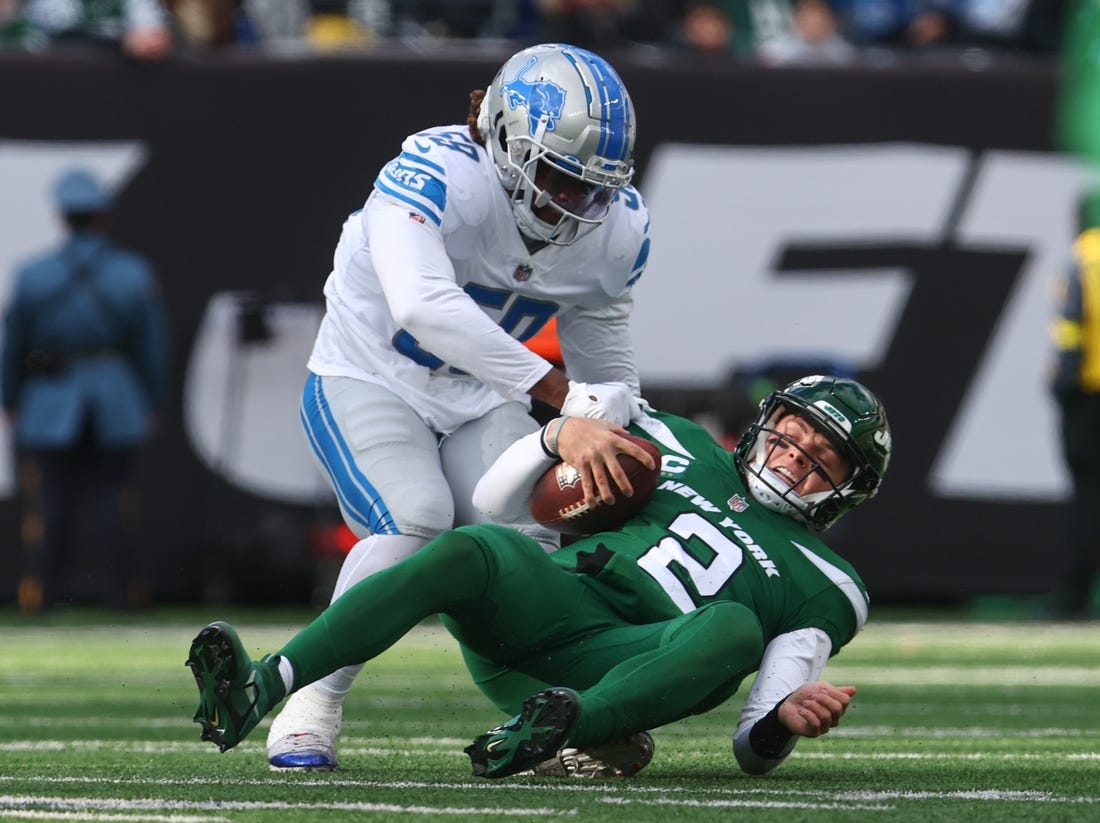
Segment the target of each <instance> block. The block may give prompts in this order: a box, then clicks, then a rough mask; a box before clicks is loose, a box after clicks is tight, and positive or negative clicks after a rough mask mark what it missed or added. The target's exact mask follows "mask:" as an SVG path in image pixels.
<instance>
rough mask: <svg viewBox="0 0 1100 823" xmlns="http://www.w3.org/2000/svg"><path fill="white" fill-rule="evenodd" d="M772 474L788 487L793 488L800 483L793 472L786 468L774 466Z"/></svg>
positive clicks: (799, 478)
mask: <svg viewBox="0 0 1100 823" xmlns="http://www.w3.org/2000/svg"><path fill="white" fill-rule="evenodd" d="M772 474H774V475H775V476H776V477H778V478H779V479H780V480H782V481H783V482H784V483H786V484H787V486H788V487H790V488H792V489H793V488H794V487H795V486H797V485H798V484H799V483H801V482H802V478H801V477H796V476H795V474H794V472H792V471H791V470H790V469H788V468H787V467H786V466H775V467H773V468H772Z"/></svg>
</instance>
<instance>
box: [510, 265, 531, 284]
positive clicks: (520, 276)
mask: <svg viewBox="0 0 1100 823" xmlns="http://www.w3.org/2000/svg"><path fill="white" fill-rule="evenodd" d="M531 271H532V269H531V267H530V266H529V265H527V264H526V263H520V264H519V265H518V266H516V270H515V271H514V272H513V273H512V277H514V278H515V279H516V281H517V282H520V283H526V282H527V281H528V280H530V279H531Z"/></svg>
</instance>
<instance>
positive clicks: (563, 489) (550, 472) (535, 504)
mask: <svg viewBox="0 0 1100 823" xmlns="http://www.w3.org/2000/svg"><path fill="white" fill-rule="evenodd" d="M629 437H630V439H631V440H633V441H634V442H635V443H637V444H638V445H639V446H641V447H642V448H643V449H645V450H646V451H648V452H649V453H650V454H651V455H653V459H654V460H655V461H656V464H657V465H656V468H654V469H647V468H646V467H645V466H644V465H642V463H641V462H639V461H638V460H636V459H635V458H633V457H631V456H630V455H627V454H620V455H619V465H620V466H622V467H623V470H624V471H625V472H626V476H627V478H629V480H630V485H631V486H633V487H634V495H633V496H632V497H626V496H624V495H621V494H620V495H619V496H618V497H617V498H616V500H615V504H614V505H608V504H606V503H603V502H602V501H601V502H598V503H597V504H596V505H595V506H589V505H587V504H586V503H585V502H584V490H583V489H582V488H581V476H580V473H579V472H578V471H577V470H576V469H575V468H573V467H572V466H570V465H569V464H568V463H565V462H560V463H556V464H554V465H553V466H551V467H550V468H549V469H547V470H546V473H545V474H543V475H542V477H540V478H539V479H538V482H537V483H535V490H534V492H533V493H532V494H531V516H532V517H534V518H535V520H536V521H538V522H539V523H541V524H542V525H544V526H546V527H547V528H550V529H553V530H554V531H557V532H561V533H562V534H576V535H583V534H595V533H596V532H603V531H609V530H611V529H614V528H617V527H618V526H620V525H622V524H623V523H625V522H626V521H627V520H629V519H630V518H631V517H633V516H634V515H636V514H637V513H638V512H640V511H641V510H642V507H643V506H645V504H646V502H648V500H649V498H650V496H651V495H652V494H653V490H654V489H655V488H656V487H657V478H658V477H659V476H660V474H661V452H660V450H659V449H658V448H657V447H656V446H655V445H653V444H652V443H650V442H649V441H648V440H643V439H642V438H640V437H635V436H634V435H629ZM612 486H614V483H612Z"/></svg>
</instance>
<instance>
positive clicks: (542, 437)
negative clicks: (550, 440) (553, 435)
mask: <svg viewBox="0 0 1100 823" xmlns="http://www.w3.org/2000/svg"><path fill="white" fill-rule="evenodd" d="M553 422H554V421H553V420H551V421H550V423H553ZM550 423H547V424H546V425H545V426H543V427H542V433H541V434H540V435H539V445H540V446H542V450H543V452H545V453H546V456H547V457H552V458H554V459H555V460H558V459H559V456H558V455H556V454H554V452H552V451H550V447H549V446H548V445H546V430H547V429H548V428H550Z"/></svg>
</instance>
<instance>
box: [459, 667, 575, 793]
mask: <svg viewBox="0 0 1100 823" xmlns="http://www.w3.org/2000/svg"><path fill="white" fill-rule="evenodd" d="M580 708H581V699H580V695H578V694H577V693H576V692H575V691H573V690H572V689H562V688H556V689H547V690H546V691H542V692H539V693H538V694H536V695H533V696H532V697H528V698H527V699H526V700H524V701H523V708H522V710H521V711H520V713H519V714H518V715H517V716H516V717H513V718H512V719H511V720H510V721H508V722H507V723H505V724H504V725H502V726H497V727H496V728H495V729H490V730H489V731H487V732H485V734H483V735H481V736H480V737H478V738H477V739H476V740H474V742H473V743H471V744H470V745H469V746H467V747H466V749H465V751H466V754H468V755H469V756H470V762H471V763H472V765H473V768H474V774H475V775H476V776H478V777H492V778H496V777H508V776H509V775H513V774H517V773H519V772H522V771H526V770H528V769H531V768H534V767H535V766H536V765H538V764H539V763H541V762H543V761H544V760H546V759H547V758H549V757H553V756H554V755H555V754H556V753H557V751H558V750H559V749H561V748H562V747H563V746H565V744H566V741H567V740H568V737H569V731H570V729H572V728H573V724H574V723H575V722H576V720H577V714H578V713H579V712H580Z"/></svg>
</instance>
